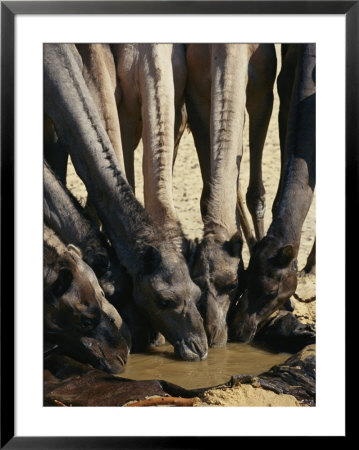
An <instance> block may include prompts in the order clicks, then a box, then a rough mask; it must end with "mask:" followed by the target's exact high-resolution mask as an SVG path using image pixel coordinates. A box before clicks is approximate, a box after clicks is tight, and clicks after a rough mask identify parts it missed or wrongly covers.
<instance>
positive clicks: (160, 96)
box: [112, 44, 187, 252]
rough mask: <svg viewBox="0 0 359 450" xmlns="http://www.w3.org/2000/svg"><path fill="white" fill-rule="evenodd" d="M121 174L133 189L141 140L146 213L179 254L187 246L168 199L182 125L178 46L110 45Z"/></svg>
mask: <svg viewBox="0 0 359 450" xmlns="http://www.w3.org/2000/svg"><path fill="white" fill-rule="evenodd" d="M112 49H113V53H114V55H115V60H116V67H117V75H118V91H119V94H118V97H117V99H118V115H119V119H120V126H121V135H122V145H123V152H124V159H125V166H126V175H127V178H128V181H129V183H130V185H131V186H132V188H133V190H135V179H134V150H135V149H136V147H137V145H138V143H139V141H140V139H141V137H142V141H143V177H144V201H145V208H146V210H147V211H148V213H149V215H150V217H151V219H152V220H153V221H154V222H155V224H156V225H158V226H159V227H161V228H163V229H164V231H165V233H166V235H167V236H168V238H169V239H171V240H172V241H173V242H174V243H175V244H176V246H177V247H178V248H179V250H180V251H183V252H186V244H187V241H186V239H185V237H184V233H183V231H182V228H181V224H180V222H179V219H178V215H177V212H176V210H175V206H174V203H173V197H172V169H173V164H174V160H175V157H176V154H177V149H178V145H179V141H180V138H181V136H182V133H183V131H184V128H185V124H186V113H185V108H184V88H185V81H186V62H185V51H184V45H183V44H113V45H112Z"/></svg>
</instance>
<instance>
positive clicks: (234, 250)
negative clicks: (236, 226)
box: [225, 233, 243, 258]
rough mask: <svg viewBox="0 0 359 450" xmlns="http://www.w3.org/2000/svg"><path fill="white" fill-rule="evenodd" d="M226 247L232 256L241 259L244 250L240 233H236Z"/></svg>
mask: <svg viewBox="0 0 359 450" xmlns="http://www.w3.org/2000/svg"><path fill="white" fill-rule="evenodd" d="M225 247H226V250H227V251H228V253H229V254H230V255H231V256H233V257H237V258H240V257H241V255H242V248H243V239H242V236H241V235H240V234H239V233H235V234H234V235H233V236H232V237H231V239H230V240H229V241H228V242H226V245H225Z"/></svg>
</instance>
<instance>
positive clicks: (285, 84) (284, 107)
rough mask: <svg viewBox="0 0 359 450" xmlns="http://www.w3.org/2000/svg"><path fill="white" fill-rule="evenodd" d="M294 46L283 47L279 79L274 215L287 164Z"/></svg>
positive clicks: (293, 73)
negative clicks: (278, 166)
mask: <svg viewBox="0 0 359 450" xmlns="http://www.w3.org/2000/svg"><path fill="white" fill-rule="evenodd" d="M292 47H293V46H291V47H290V49H289V51H288V45H284V44H283V45H282V49H281V53H282V67H281V70H280V73H279V75H278V79H277V90H278V96H279V113H278V128H279V144H280V163H281V166H280V179H279V184H278V189H277V193H276V196H275V198H274V201H273V205H272V215H273V214H274V211H275V209H276V208H277V205H278V203H279V201H280V197H281V194H282V190H283V179H284V174H285V168H286V163H287V157H286V152H285V141H286V136H287V122H288V116H289V107H290V99H291V97H292V87H293V84H294V77H295V68H296V55H295V52H294V51H293V48H292Z"/></svg>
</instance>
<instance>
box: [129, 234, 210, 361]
mask: <svg viewBox="0 0 359 450" xmlns="http://www.w3.org/2000/svg"><path fill="white" fill-rule="evenodd" d="M200 295H201V293H200V290H199V288H198V287H197V286H196V285H195V284H194V283H193V281H192V280H191V277H190V275H189V271H188V267H187V264H186V261H185V259H184V257H183V255H182V254H181V253H180V252H178V251H176V250H175V249H174V247H173V246H172V244H170V243H168V242H163V243H159V244H158V245H156V247H154V246H147V247H146V249H145V250H144V253H143V257H142V263H141V267H139V268H138V272H137V275H136V282H135V283H134V299H135V303H136V305H137V307H138V308H139V310H141V312H143V313H144V314H145V316H146V317H147V318H148V320H149V322H150V325H151V326H152V328H153V329H154V330H158V331H160V332H161V333H162V334H163V335H164V337H165V338H166V339H167V340H168V341H169V342H170V343H171V344H172V345H173V346H174V349H175V354H176V355H177V356H178V357H180V358H181V359H184V360H201V359H205V358H206V357H207V352H208V345H207V339H206V333H205V331H204V328H203V320H202V318H201V316H200V314H199V311H198V309H197V307H196V304H197V302H198V300H199V298H200Z"/></svg>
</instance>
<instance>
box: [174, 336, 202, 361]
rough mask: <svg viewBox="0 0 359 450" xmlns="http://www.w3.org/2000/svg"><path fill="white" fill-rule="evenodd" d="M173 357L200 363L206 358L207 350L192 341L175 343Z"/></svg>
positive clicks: (200, 344)
mask: <svg viewBox="0 0 359 450" xmlns="http://www.w3.org/2000/svg"><path fill="white" fill-rule="evenodd" d="M174 352H175V355H176V356H177V357H178V358H180V359H183V360H184V361H202V360H204V359H206V358H207V355H208V348H207V345H203V344H202V343H200V342H197V341H196V340H194V339H192V340H190V341H184V340H181V341H177V342H176V343H175V344H174Z"/></svg>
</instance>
